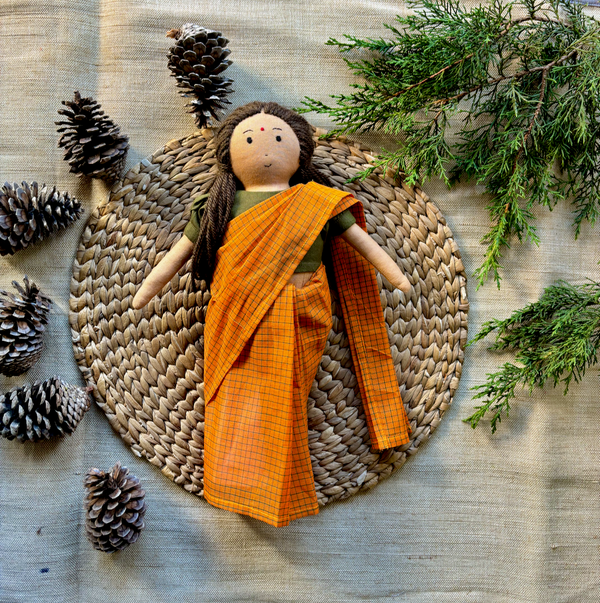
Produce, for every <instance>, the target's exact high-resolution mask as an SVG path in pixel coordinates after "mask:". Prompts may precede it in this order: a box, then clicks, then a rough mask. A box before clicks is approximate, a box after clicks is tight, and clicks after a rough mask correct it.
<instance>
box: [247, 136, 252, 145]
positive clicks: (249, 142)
mask: <svg viewBox="0 0 600 603" xmlns="http://www.w3.org/2000/svg"><path fill="white" fill-rule="evenodd" d="M246 142H247V143H248V144H252V138H251V137H250V136H248V138H246Z"/></svg>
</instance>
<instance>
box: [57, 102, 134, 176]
mask: <svg viewBox="0 0 600 603" xmlns="http://www.w3.org/2000/svg"><path fill="white" fill-rule="evenodd" d="M62 104H63V105H65V106H66V107H68V108H67V109H59V111H58V112H59V114H60V115H64V116H65V117H66V118H67V120H66V121H57V122H55V123H56V125H57V126H62V127H60V128H58V129H57V131H58V132H64V134H62V136H61V137H60V140H59V141H58V146H59V147H64V149H65V155H64V158H65V160H66V161H68V162H69V165H70V166H71V170H70V171H71V172H73V173H74V174H79V175H80V176H91V177H92V178H102V179H103V180H107V181H109V182H112V181H113V180H116V179H117V178H118V177H119V176H120V175H121V172H122V171H123V166H124V165H125V156H126V155H127V150H128V149H129V138H128V137H127V136H125V134H121V130H120V129H119V126H117V125H116V124H115V123H114V122H113V121H112V120H111V119H110V118H109V117H108V115H105V114H104V111H102V110H101V108H100V104H99V103H98V101H96V100H94V99H93V98H91V97H86V98H82V97H81V95H80V94H79V92H75V99H74V100H72V101H62Z"/></svg>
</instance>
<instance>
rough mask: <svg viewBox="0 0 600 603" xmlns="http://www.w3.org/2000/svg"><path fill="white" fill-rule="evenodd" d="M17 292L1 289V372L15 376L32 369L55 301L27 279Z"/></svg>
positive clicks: (15, 283)
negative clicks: (23, 286)
mask: <svg viewBox="0 0 600 603" xmlns="http://www.w3.org/2000/svg"><path fill="white" fill-rule="evenodd" d="M24 281H25V289H23V288H22V287H21V286H20V285H19V283H17V281H13V285H14V286H15V288H16V289H17V291H18V294H17V295H15V294H14V293H9V292H8V291H0V373H2V374H3V375H8V376H9V377H13V376H14V375H21V374H22V373H24V372H25V371H27V370H29V369H30V368H31V367H32V366H33V365H34V364H35V363H36V362H37V361H38V360H39V358H40V356H41V354H42V350H43V348H44V342H43V340H42V335H43V333H44V331H45V330H46V325H47V324H48V315H49V313H50V306H51V305H52V300H51V299H50V298H49V297H47V296H46V295H44V294H43V293H41V291H40V289H39V287H38V286H37V285H36V284H34V283H31V284H30V283H29V279H28V278H27V276H26V277H25V278H24Z"/></svg>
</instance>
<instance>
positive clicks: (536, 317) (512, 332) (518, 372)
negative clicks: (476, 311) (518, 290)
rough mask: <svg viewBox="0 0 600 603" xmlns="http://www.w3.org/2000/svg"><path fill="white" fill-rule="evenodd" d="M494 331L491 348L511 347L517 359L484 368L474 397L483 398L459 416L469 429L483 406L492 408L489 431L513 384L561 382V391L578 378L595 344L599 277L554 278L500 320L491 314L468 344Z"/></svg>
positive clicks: (599, 340) (599, 336) (599, 339)
mask: <svg viewBox="0 0 600 603" xmlns="http://www.w3.org/2000/svg"><path fill="white" fill-rule="evenodd" d="M492 332H496V340H495V343H494V344H493V345H492V346H491V348H490V349H492V350H512V351H516V356H515V359H516V361H517V362H519V363H520V365H515V364H511V363H508V362H507V363H506V364H504V365H503V366H502V368H501V370H500V371H498V372H497V373H493V374H488V375H487V382H486V383H484V384H483V385H479V386H477V387H475V388H473V389H476V390H480V391H479V393H478V394H477V395H476V396H475V397H474V399H480V398H487V399H486V400H485V402H484V404H482V405H481V406H477V407H475V413H474V414H473V415H471V416H470V417H468V418H467V419H465V422H467V423H470V424H471V427H473V429H474V428H475V427H477V424H478V423H479V421H480V420H481V419H482V418H483V416H484V415H485V414H486V413H487V412H488V411H490V412H492V413H493V416H492V419H491V425H492V433H494V432H495V431H496V427H497V423H499V422H500V421H501V420H502V418H501V417H502V413H506V415H507V416H508V412H509V410H510V400H512V399H513V398H514V397H515V389H516V388H517V386H521V387H528V388H529V392H530V393H531V392H532V391H533V389H534V387H543V386H544V385H545V383H546V382H548V381H550V382H551V383H552V385H553V386H554V387H556V386H557V385H558V384H559V383H561V382H562V383H563V384H564V394H566V393H567V391H568V390H569V384H570V383H571V381H572V380H573V379H575V381H579V380H580V379H581V378H582V377H583V375H584V374H585V370H586V368H587V367H589V366H591V365H593V364H595V363H596V362H597V358H598V350H599V348H600V283H596V282H592V281H590V282H589V283H586V284H584V285H571V284H569V283H566V282H564V281H560V282H559V283H557V284H556V285H552V286H551V287H548V288H547V289H546V290H545V291H544V293H543V294H542V296H541V297H540V299H539V300H538V301H537V302H535V303H533V304H530V305H528V306H526V307H525V308H523V309H521V310H517V311H516V312H514V313H513V314H512V316H510V318H507V319H506V320H492V321H490V322H487V323H485V324H484V325H483V327H482V330H481V331H480V333H479V334H478V335H477V336H476V337H475V338H474V339H473V340H472V341H470V342H469V344H468V345H472V344H473V343H475V342H477V341H480V340H481V339H483V338H484V337H486V336H487V335H489V334H490V333H492Z"/></svg>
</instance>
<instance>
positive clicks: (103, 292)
mask: <svg viewBox="0 0 600 603" xmlns="http://www.w3.org/2000/svg"><path fill="white" fill-rule="evenodd" d="M322 133H323V132H322V131H315V136H318V135H319V134H322ZM211 139H212V133H211V131H210V130H203V131H201V132H200V131H197V132H196V133H194V134H192V135H191V136H188V137H187V138H183V139H180V140H173V141H172V142H170V143H168V144H167V145H166V146H165V147H164V148H163V149H160V150H159V151H157V152H156V153H155V154H154V155H153V156H152V157H150V158H149V159H145V160H143V161H142V162H141V163H140V164H139V165H138V166H136V167H135V168H133V169H132V170H131V171H130V172H129V173H128V174H127V175H126V176H125V178H124V181H123V182H120V183H118V184H117V185H115V186H114V187H113V189H112V191H111V193H110V195H109V198H108V201H107V202H106V203H104V204H102V205H100V206H99V207H98V208H97V209H96V210H95V211H94V212H93V214H92V216H91V217H90V219H89V221H88V223H87V226H86V228H85V231H84V234H83V236H82V240H81V242H80V245H79V249H78V251H77V257H76V259H75V263H74V268H73V279H72V284H71V300H70V310H71V311H70V323H71V328H72V335H73V344H74V348H75V357H76V360H77V363H78V364H79V366H80V368H81V370H82V372H83V374H84V377H85V378H86V380H87V381H88V382H89V384H91V385H94V386H96V391H95V393H94V396H95V398H96V401H97V403H98V404H99V405H100V407H101V408H102V410H103V411H104V412H105V413H106V416H107V417H108V420H109V421H110V423H111V425H112V426H113V428H114V429H115V430H116V431H117V432H118V433H119V435H120V436H121V437H122V438H123V440H125V442H126V443H127V444H128V445H129V446H130V447H131V448H132V449H133V451H134V452H135V454H137V455H139V456H144V457H146V458H147V459H148V460H149V461H150V462H151V463H152V464H154V465H156V466H157V467H160V469H161V470H162V472H163V473H164V474H165V475H167V476H168V477H169V478H170V479H172V480H173V481H174V482H176V483H177V484H180V485H181V486H183V487H184V488H185V489H186V490H188V491H189V492H193V493H194V494H197V495H198V496H201V495H202V476H203V468H202V456H203V433H204V400H203V381H202V377H203V364H204V363H203V329H204V317H205V315H206V308H207V303H208V300H209V299H210V293H209V291H206V290H202V291H200V292H197V293H194V292H192V289H191V281H190V276H189V272H188V269H189V265H188V266H187V267H185V269H182V270H181V271H180V272H179V274H178V275H176V276H175V277H174V278H173V279H172V281H171V284H170V286H169V287H166V288H165V289H164V290H163V291H162V293H161V294H160V295H158V296H157V297H156V298H154V300H152V301H151V302H150V303H149V304H148V306H146V307H145V308H143V309H141V310H133V309H132V308H131V300H132V298H133V295H134V294H135V292H136V290H137V288H138V287H139V286H140V284H141V282H142V280H143V279H144V277H145V276H147V275H148V274H149V272H150V270H151V269H152V267H153V266H155V265H156V264H158V262H159V261H160V260H161V259H162V258H163V257H164V255H165V254H166V252H167V251H168V250H169V249H170V248H171V247H172V246H173V244H174V243H175V242H176V241H177V240H178V239H179V237H180V236H181V235H182V232H183V229H184V227H185V225H186V223H187V221H188V218H189V207H190V204H191V201H192V199H193V198H194V197H195V196H196V195H198V194H200V193H204V192H207V191H208V190H209V188H210V186H211V184H212V181H213V178H214V175H215V170H216V165H215V164H216V160H215V158H214V151H213V146H212V143H211ZM373 159H374V158H373V157H372V156H371V155H370V154H369V152H368V151H367V150H366V149H365V148H364V147H363V146H361V145H360V144H358V143H353V142H348V141H346V140H345V139H344V138H338V139H333V140H329V141H322V140H318V141H317V149H316V152H315V163H316V164H317V166H318V167H319V168H320V169H321V170H323V171H324V172H326V173H327V175H328V176H329V177H330V178H331V180H332V182H333V183H334V186H336V187H338V188H340V189H343V190H347V191H349V192H351V193H353V194H354V195H355V196H356V197H357V198H358V199H360V200H361V201H362V203H363V205H364V208H365V212H366V218H367V225H368V230H369V233H370V234H371V236H372V237H373V238H374V239H375V240H376V241H377V242H378V243H379V244H380V245H381V246H383V247H384V248H385V249H386V250H387V251H388V253H389V254H391V255H392V256H393V257H394V258H395V259H397V261H398V263H399V264H400V265H401V267H402V268H403V269H404V271H405V273H406V274H407V276H408V278H409V279H410V281H411V283H412V286H413V289H412V293H411V294H410V296H408V297H405V295H404V294H403V293H402V292H400V291H399V290H393V289H392V288H391V286H390V285H389V283H387V281H385V280H382V278H381V276H380V275H378V276H377V279H378V283H379V285H380V289H381V304H382V307H383V312H384V315H385V320H386V322H387V325H388V334H389V337H390V344H391V350H392V355H393V360H394V364H395V367H396V374H397V376H398V381H399V384H400V388H401V392H402V398H403V401H404V404H405V406H406V410H407V413H408V418H409V420H410V423H411V427H412V440H411V442H410V443H409V444H407V445H406V446H403V447H401V448H395V449H391V450H387V451H384V452H382V453H374V452H372V451H371V449H370V447H369V435H368V432H367V426H366V423H365V416H364V413H363V409H362V405H361V401H360V394H359V392H358V388H357V382H356V378H355V376H354V373H353V367H352V358H351V357H350V351H349V348H348V341H347V338H346V334H345V332H344V323H343V319H342V317H341V316H339V315H338V313H337V312H336V301H335V300H336V295H335V292H334V293H333V299H334V302H333V304H334V307H333V311H334V319H333V328H332V331H331V333H330V335H329V340H328V342H327V346H326V348H325V351H324V355H323V361H322V362H321V366H320V368H319V371H318V373H317V375H316V378H315V382H314V384H313V387H312V390H311V395H310V399H309V400H308V420H309V424H308V430H309V445H310V451H311V456H312V461H313V468H314V474H315V485H316V490H317V495H318V499H319V504H320V505H325V504H326V503H328V502H331V501H333V500H337V499H343V498H348V497H349V496H352V495H353V494H355V493H356V492H358V491H359V490H366V489H369V488H371V487H373V486H374V485H375V484H377V483H378V482H379V481H380V480H382V479H384V478H385V477H387V476H389V475H390V474H391V473H392V472H394V471H395V470H396V469H398V468H399V467H400V466H401V465H402V464H403V463H404V461H405V460H406V457H407V456H408V455H411V454H414V453H415V452H416V451H417V450H418V448H419V445H420V444H421V443H422V442H423V441H425V440H427V439H428V438H429V436H430V435H431V433H432V432H433V431H434V429H435V428H436V427H437V426H438V424H439V422H440V420H441V418H442V415H443V414H444V412H445V411H446V409H447V408H448V406H449V405H450V403H451V401H452V396H453V394H454V392H455V391H456V388H457V386H458V381H459V378H460V374H461V370H462V362H463V355H464V345H465V343H466V338H467V311H468V302H467V293H466V277H465V273H464V268H463V263H462V261H461V259H460V253H459V250H458V247H457V245H456V243H455V241H454V240H453V238H452V232H451V231H450V229H449V228H448V226H447V225H446V222H445V220H444V218H443V216H442V215H441V213H440V211H439V210H438V208H437V207H436V206H435V205H434V204H433V203H431V202H430V201H429V200H428V197H427V195H425V194H424V193H423V192H422V191H421V190H420V189H419V188H417V187H415V188H414V189H411V188H409V187H407V186H406V185H405V184H404V183H401V182H395V181H394V180H393V178H392V177H391V176H387V177H386V176H384V175H383V174H381V171H379V175H378V173H377V172H376V173H374V174H373V175H372V176H371V177H370V178H369V179H367V180H365V181H364V182H356V183H353V184H345V182H346V180H348V178H350V177H351V176H353V175H354V174H356V173H357V172H358V171H360V170H361V169H364V168H365V167H366V166H367V164H369V163H371V162H372V161H373Z"/></svg>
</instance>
